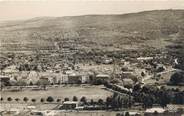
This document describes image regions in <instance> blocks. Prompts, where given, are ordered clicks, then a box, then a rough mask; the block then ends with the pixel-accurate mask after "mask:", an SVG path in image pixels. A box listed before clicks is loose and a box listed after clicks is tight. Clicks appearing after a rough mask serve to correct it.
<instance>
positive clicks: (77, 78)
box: [68, 72, 82, 84]
mask: <svg viewBox="0 0 184 116" xmlns="http://www.w3.org/2000/svg"><path fill="white" fill-rule="evenodd" d="M68 83H69V84H81V83H82V75H81V74H78V73H75V72H74V73H71V74H69V75H68Z"/></svg>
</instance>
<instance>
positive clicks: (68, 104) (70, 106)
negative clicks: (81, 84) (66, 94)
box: [59, 101, 79, 110]
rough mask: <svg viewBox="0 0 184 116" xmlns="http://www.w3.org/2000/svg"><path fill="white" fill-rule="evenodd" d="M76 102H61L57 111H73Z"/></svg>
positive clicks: (76, 104) (76, 105)
mask: <svg viewBox="0 0 184 116" xmlns="http://www.w3.org/2000/svg"><path fill="white" fill-rule="evenodd" d="M78 104H79V103H78V102H75V101H65V102H63V105H62V106H61V107H60V108H59V109H63V110H74V109H76V108H77V107H78Z"/></svg>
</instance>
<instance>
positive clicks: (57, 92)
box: [0, 86, 112, 102]
mask: <svg viewBox="0 0 184 116" xmlns="http://www.w3.org/2000/svg"><path fill="white" fill-rule="evenodd" d="M0 95H1V96H2V97H3V98H4V99H7V98H8V97H12V98H13V101H15V100H14V99H15V98H19V99H20V100H21V101H22V99H23V98H24V97H28V98H29V101H30V99H32V98H34V99H36V101H37V102H38V101H39V102H40V99H41V98H45V99H46V98H47V97H48V96H52V97H53V98H54V99H55V100H56V99H58V98H59V99H61V101H63V100H64V98H66V97H68V98H69V99H70V100H72V98H73V96H77V97H78V99H79V100H80V98H81V97H83V96H85V97H86V98H87V99H89V100H90V99H94V100H98V99H100V98H101V99H104V100H105V99H106V97H107V96H111V95H112V93H111V92H109V91H106V90H104V89H103V86H64V87H58V88H51V89H48V90H46V91H44V90H41V91H32V90H24V91H18V92H9V91H4V92H2V91H1V92H0ZM21 101H20V102H21Z"/></svg>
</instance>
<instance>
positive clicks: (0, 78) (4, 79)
mask: <svg viewBox="0 0 184 116" xmlns="http://www.w3.org/2000/svg"><path fill="white" fill-rule="evenodd" d="M9 82H10V77H9V76H5V75H0V86H3V85H8V84H9Z"/></svg>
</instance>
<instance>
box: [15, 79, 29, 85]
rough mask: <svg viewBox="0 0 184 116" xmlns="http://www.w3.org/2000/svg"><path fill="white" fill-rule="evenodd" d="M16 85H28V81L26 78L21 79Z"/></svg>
mask: <svg viewBox="0 0 184 116" xmlns="http://www.w3.org/2000/svg"><path fill="white" fill-rule="evenodd" d="M16 85H18V86H26V85H27V84H26V82H25V81H24V80H19V81H17V83H16Z"/></svg>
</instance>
